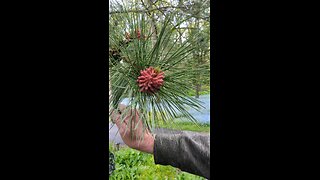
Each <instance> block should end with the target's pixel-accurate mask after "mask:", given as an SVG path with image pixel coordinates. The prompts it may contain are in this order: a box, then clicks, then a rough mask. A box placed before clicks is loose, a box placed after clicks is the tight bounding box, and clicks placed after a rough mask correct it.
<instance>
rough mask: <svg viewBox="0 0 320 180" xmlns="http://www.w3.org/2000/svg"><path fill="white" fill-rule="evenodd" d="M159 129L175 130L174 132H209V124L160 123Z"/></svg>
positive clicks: (177, 121)
mask: <svg viewBox="0 0 320 180" xmlns="http://www.w3.org/2000/svg"><path fill="white" fill-rule="evenodd" d="M160 127H161V128H167V129H175V130H182V131H194V132H206V133H208V132H210V124H209V123H199V124H195V123H193V122H189V121H179V120H176V121H174V122H172V123H167V124H164V123H161V124H160Z"/></svg>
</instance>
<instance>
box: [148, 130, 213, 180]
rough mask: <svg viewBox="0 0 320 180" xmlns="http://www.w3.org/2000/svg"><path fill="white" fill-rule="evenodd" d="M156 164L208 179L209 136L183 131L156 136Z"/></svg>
mask: <svg viewBox="0 0 320 180" xmlns="http://www.w3.org/2000/svg"><path fill="white" fill-rule="evenodd" d="M154 160H155V163H156V164H162V165H171V166H174V167H177V168H180V169H181V170H183V171H186V172H190V173H192V174H196V175H200V176H203V177H206V178H208V179H209V178H210V136H209V135H205V134H201V133H193V132H187V131H183V132H180V133H177V134H167V133H163V134H161V133H160V134H157V136H156V139H155V142H154Z"/></svg>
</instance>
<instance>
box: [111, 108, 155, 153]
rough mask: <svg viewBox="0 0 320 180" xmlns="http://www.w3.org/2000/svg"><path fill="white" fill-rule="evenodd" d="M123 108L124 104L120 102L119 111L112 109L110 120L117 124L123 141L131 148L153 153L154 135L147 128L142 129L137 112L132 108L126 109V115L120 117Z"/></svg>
mask: <svg viewBox="0 0 320 180" xmlns="http://www.w3.org/2000/svg"><path fill="white" fill-rule="evenodd" d="M125 109H126V106H125V105H123V104H120V105H119V111H120V112H117V111H113V112H112V114H111V120H112V121H113V122H114V123H115V124H116V125H117V127H118V129H119V133H120V135H121V138H122V140H123V142H124V143H125V144H126V145H127V146H129V147H131V148H133V149H136V150H139V151H142V152H146V153H151V154H153V147H154V137H153V136H152V134H151V133H150V131H149V130H148V129H145V130H144V127H143V122H142V120H141V119H140V114H139V112H138V111H137V110H133V109H130V110H126V111H128V113H127V115H126V116H125V117H123V119H121V113H123V112H124V111H125ZM133 113H135V116H134V115H133ZM132 118H133V119H132ZM131 119H132V120H131ZM130 122H131V123H130ZM130 126H132V127H130ZM140 138H142V140H140Z"/></svg>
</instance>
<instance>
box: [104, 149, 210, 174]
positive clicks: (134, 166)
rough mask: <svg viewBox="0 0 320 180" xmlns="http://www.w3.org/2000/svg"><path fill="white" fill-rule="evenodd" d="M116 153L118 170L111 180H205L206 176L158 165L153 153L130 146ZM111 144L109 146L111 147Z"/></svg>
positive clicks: (114, 172)
mask: <svg viewBox="0 0 320 180" xmlns="http://www.w3.org/2000/svg"><path fill="white" fill-rule="evenodd" d="M110 146H111V147H112V148H111V149H112V150H114V154H115V163H116V170H115V171H113V173H112V175H111V176H109V179H111V180H119V179H125V180H136V179H137V180H140V179H141V180H164V179H170V180H171V179H177V180H178V179H179V180H182V179H183V180H193V179H194V180H198V179H199V180H203V179H205V178H202V177H199V176H196V175H193V174H190V173H186V172H182V171H180V170H179V169H177V168H174V167H172V166H162V165H156V164H155V163H154V159H153V155H151V154H146V153H142V152H140V151H136V150H133V149H130V148H121V149H120V150H118V151H116V150H115V149H114V147H113V145H110ZM110 146H109V147H110Z"/></svg>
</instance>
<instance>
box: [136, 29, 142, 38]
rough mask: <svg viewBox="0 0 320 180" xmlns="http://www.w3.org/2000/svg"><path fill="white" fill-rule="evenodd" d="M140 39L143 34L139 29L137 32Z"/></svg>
mask: <svg viewBox="0 0 320 180" xmlns="http://www.w3.org/2000/svg"><path fill="white" fill-rule="evenodd" d="M140 37H141V32H140V29H138V30H137V38H138V39H140Z"/></svg>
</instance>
